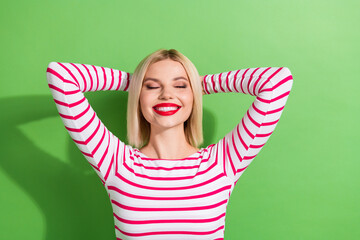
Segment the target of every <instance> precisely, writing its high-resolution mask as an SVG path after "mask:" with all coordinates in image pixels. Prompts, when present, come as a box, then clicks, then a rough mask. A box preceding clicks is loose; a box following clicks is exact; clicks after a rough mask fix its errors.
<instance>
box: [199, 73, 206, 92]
mask: <svg viewBox="0 0 360 240" xmlns="http://www.w3.org/2000/svg"><path fill="white" fill-rule="evenodd" d="M200 81H201V87H202V94H203V95H205V94H206V93H205V91H204V76H200Z"/></svg>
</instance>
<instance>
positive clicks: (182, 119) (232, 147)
mask: <svg viewBox="0 0 360 240" xmlns="http://www.w3.org/2000/svg"><path fill="white" fill-rule="evenodd" d="M47 79H48V83H49V87H50V89H51V92H52V94H53V97H54V100H55V103H56V106H57V109H58V111H59V113H60V116H61V118H62V120H63V122H64V124H65V128H66V129H67V130H68V132H69V133H70V135H71V137H72V139H73V140H74V142H75V143H76V144H77V146H78V147H79V149H80V151H81V152H82V153H83V155H84V156H85V158H86V159H87V160H88V162H89V163H90V164H91V166H92V167H93V168H94V170H95V171H96V173H97V174H98V176H99V177H100V179H101V181H102V183H103V184H104V186H105V188H106V190H107V192H108V195H109V197H110V199H111V204H112V208H113V214H114V221H115V234H116V237H117V239H223V237H224V230H225V212H226V206H227V203H228V200H229V197H230V194H231V192H232V190H233V188H234V186H235V184H236V182H237V180H238V179H239V177H240V176H241V175H242V174H243V172H244V170H245V169H246V168H247V166H248V165H249V164H250V163H251V162H252V160H253V159H254V157H255V156H256V155H257V154H258V153H259V151H260V150H261V148H262V147H263V146H264V144H265V143H266V141H267V140H268V139H269V137H270V135H271V134H272V132H273V131H274V129H275V127H276V125H277V122H278V120H279V118H280V116H281V114H282V111H283V109H284V105H285V103H286V101H287V98H288V95H289V93H290V90H291V87H292V82H293V80H292V75H291V72H290V70H289V69H288V68H286V67H268V68H247V69H240V70H236V71H229V72H223V73H219V74H208V75H205V76H204V77H201V76H199V74H198V72H197V70H196V68H195V67H194V65H193V64H192V63H191V62H190V60H188V59H187V58H186V57H185V56H184V55H182V54H181V53H179V52H178V51H176V50H174V49H170V50H164V49H160V50H158V51H156V52H154V53H152V54H150V55H149V56H147V57H146V58H145V59H144V60H142V61H141V62H140V64H139V65H138V66H137V68H136V69H135V71H134V74H133V75H131V74H129V73H127V72H124V71H121V70H115V69H110V68H104V67H98V66H93V65H87V64H77V63H59V62H51V63H50V64H49V66H48V69H47ZM98 90H117V91H128V92H129V96H128V97H129V101H128V113H127V120H128V140H129V145H126V144H125V143H124V142H122V141H121V140H119V139H118V138H117V137H116V136H114V135H113V134H112V133H111V132H110V131H109V130H108V129H107V128H106V127H105V126H104V124H103V123H102V122H101V121H100V119H99V118H98V117H97V116H96V114H95V112H94V110H93V109H92V107H91V106H90V105H89V103H88V101H87V99H86V98H85V97H84V94H83V93H84V92H87V91H98ZM221 92H223V93H225V92H239V93H244V94H250V95H253V96H256V99H255V100H254V102H253V104H252V105H251V106H250V107H249V109H248V111H247V112H246V114H245V115H244V117H243V118H242V119H241V121H240V123H239V124H238V125H237V126H236V127H235V128H234V129H233V130H232V131H231V132H229V133H228V134H227V135H226V136H225V137H224V138H222V139H221V140H219V141H218V142H217V143H216V144H211V145H209V146H207V147H206V148H201V149H199V148H198V147H199V145H200V144H201V143H202V126H201V122H202V94H206V95H208V94H213V93H221ZM235 106H236V105H234V107H235ZM131 145H133V146H131ZM140 147H141V148H140Z"/></svg>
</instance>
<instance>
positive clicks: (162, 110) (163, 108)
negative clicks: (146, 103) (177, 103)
mask: <svg viewBox="0 0 360 240" xmlns="http://www.w3.org/2000/svg"><path fill="white" fill-rule="evenodd" d="M155 109H156V110H158V111H161V112H167V111H174V110H177V109H178V107H157V108H155Z"/></svg>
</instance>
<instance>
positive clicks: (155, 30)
mask: <svg viewBox="0 0 360 240" xmlns="http://www.w3.org/2000/svg"><path fill="white" fill-rule="evenodd" d="M359 8H360V2H359V1H355V0H353V1H350V0H347V1H332V0H329V1H325V0H322V1H314V0H304V1H288V0H269V1H265V0H264V1H258V0H257V1H254V0H251V1H250V0H247V1H239V0H236V1H235V0H232V1H215V0H206V1H205V0H198V1H193V0H192V1H191V0H183V1H165V0H164V1H160V0H152V1H138V0H137V1H115V0H107V1H100V0H99V1H93V0H92V1H89V0H87V1H85V0H83V1H79V0H75V1H74V0H71V1H69V0H62V1H44V0H42V1H36V0H34V1H9V0H6V1H1V4H0V13H1V14H0V18H1V21H0V22H1V23H0V24H1V38H0V43H1V44H0V47H1V64H0V69H1V87H0V114H1V115H0V116H1V118H0V119H1V122H0V132H1V138H0V141H1V144H0V153H1V158H0V185H1V191H0V239H4V240H8V239H9V240H12V239H28V240H30V239H36V240H39V239H40V240H42V239H49V240H55V239H56V240H60V239H61V240H62V239H115V231H114V225H113V224H114V223H113V216H112V210H111V204H110V201H109V199H108V196H107V194H106V191H105V189H104V188H103V186H102V184H101V181H100V180H99V179H98V177H97V175H96V174H95V172H94V171H93V170H92V168H91V167H90V165H89V164H88V163H87V162H86V160H85V158H84V157H83V156H82V155H81V153H80V151H79V150H78V149H77V148H76V145H75V144H74V143H73V142H72V140H71V138H70V136H69V134H68V133H67V132H66V130H65V128H64V126H63V123H62V121H61V119H60V117H59V115H58V112H57V110H56V107H55V103H54V101H53V99H52V96H51V94H50V90H49V88H48V85H47V82H46V68H47V65H48V63H49V62H51V61H60V62H75V63H86V64H93V65H98V66H104V67H111V68H115V69H121V70H124V71H128V72H133V70H134V69H135V67H136V65H137V64H138V62H139V61H140V60H141V59H142V58H143V57H145V56H146V55H147V54H149V53H151V52H153V51H155V50H157V49H159V48H175V49H177V50H179V51H180V52H182V53H183V54H185V55H186V56H187V57H188V58H189V59H190V60H192V62H193V63H194V64H195V66H196V67H197V68H198V71H199V73H200V74H201V75H205V74H210V73H219V72H225V71H230V70H235V69H241V68H249V67H282V66H284V67H288V68H289V69H290V70H291V72H292V74H293V78H294V84H293V88H292V92H291V93H290V96H289V98H288V102H287V105H286V106H285V109H284V112H283V114H282V117H281V119H280V121H279V124H278V125H277V128H276V129H275V131H274V133H273V135H272V137H271V138H270V139H269V141H268V143H267V144H266V145H265V146H264V148H263V149H262V151H261V152H260V153H259V154H258V156H257V157H256V158H255V160H254V161H253V162H252V164H251V165H250V167H249V168H248V170H246V171H245V173H244V174H243V175H242V177H241V178H240V180H239V182H238V183H237V185H236V187H235V189H234V192H233V194H232V195H231V198H230V202H229V205H228V208H227V214H226V225H225V239H230V240H237V239H247V240H249V239H277V240H279V239H327V240H328V239H360V228H359V224H360V207H359V202H360V191H359V189H360V188H359V183H360V177H359V168H360V161H359V160H360V159H359V157H358V155H356V152H355V151H356V146H359V143H360V141H359V133H360V131H359V122H358V120H359V117H360V111H359V110H360V109H359V102H360V101H359V89H360V88H359V86H360V84H359V82H360V79H359V69H360V68H359V63H360V62H359V55H360V52H359V49H360V48H359V42H360V39H359V26H358V25H359V22H360V15H359V14H358V11H359ZM86 97H87V98H88V99H89V102H90V103H91V104H92V106H93V108H94V109H95V111H96V112H97V113H98V116H99V117H100V118H101V119H102V120H103V122H104V123H105V124H106V125H107V127H108V128H109V129H110V130H111V131H112V132H113V133H114V134H115V135H117V136H118V137H119V138H120V139H125V136H126V117H125V115H126V104H127V103H126V102H127V93H125V92H115V91H106V92H101V94H100V93H99V92H96V93H93V92H91V93H86ZM253 100H254V97H253V96H250V95H239V94H236V93H227V94H223V93H221V94H212V95H208V96H204V132H205V134H204V138H205V144H204V146H207V145H209V144H211V143H215V142H217V141H218V140H219V139H220V138H222V137H223V136H224V135H225V134H226V133H228V132H229V131H230V130H232V128H233V127H234V126H235V125H236V124H237V123H238V122H239V121H240V120H241V118H242V116H243V115H244V114H245V112H246V110H247V109H248V107H249V106H250V104H251V103H252V101H253Z"/></svg>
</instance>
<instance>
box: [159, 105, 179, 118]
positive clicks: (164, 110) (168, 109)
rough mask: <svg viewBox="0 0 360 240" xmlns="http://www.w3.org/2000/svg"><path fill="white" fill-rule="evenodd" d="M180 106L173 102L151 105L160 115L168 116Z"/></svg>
mask: <svg viewBox="0 0 360 240" xmlns="http://www.w3.org/2000/svg"><path fill="white" fill-rule="evenodd" d="M180 108H181V106H179V105H177V104H174V103H160V104H156V105H155V106H153V109H154V111H155V112H156V113H157V114H159V115H162V116H170V115H173V114H175V113H176V112H177V111H179V109H180Z"/></svg>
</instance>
